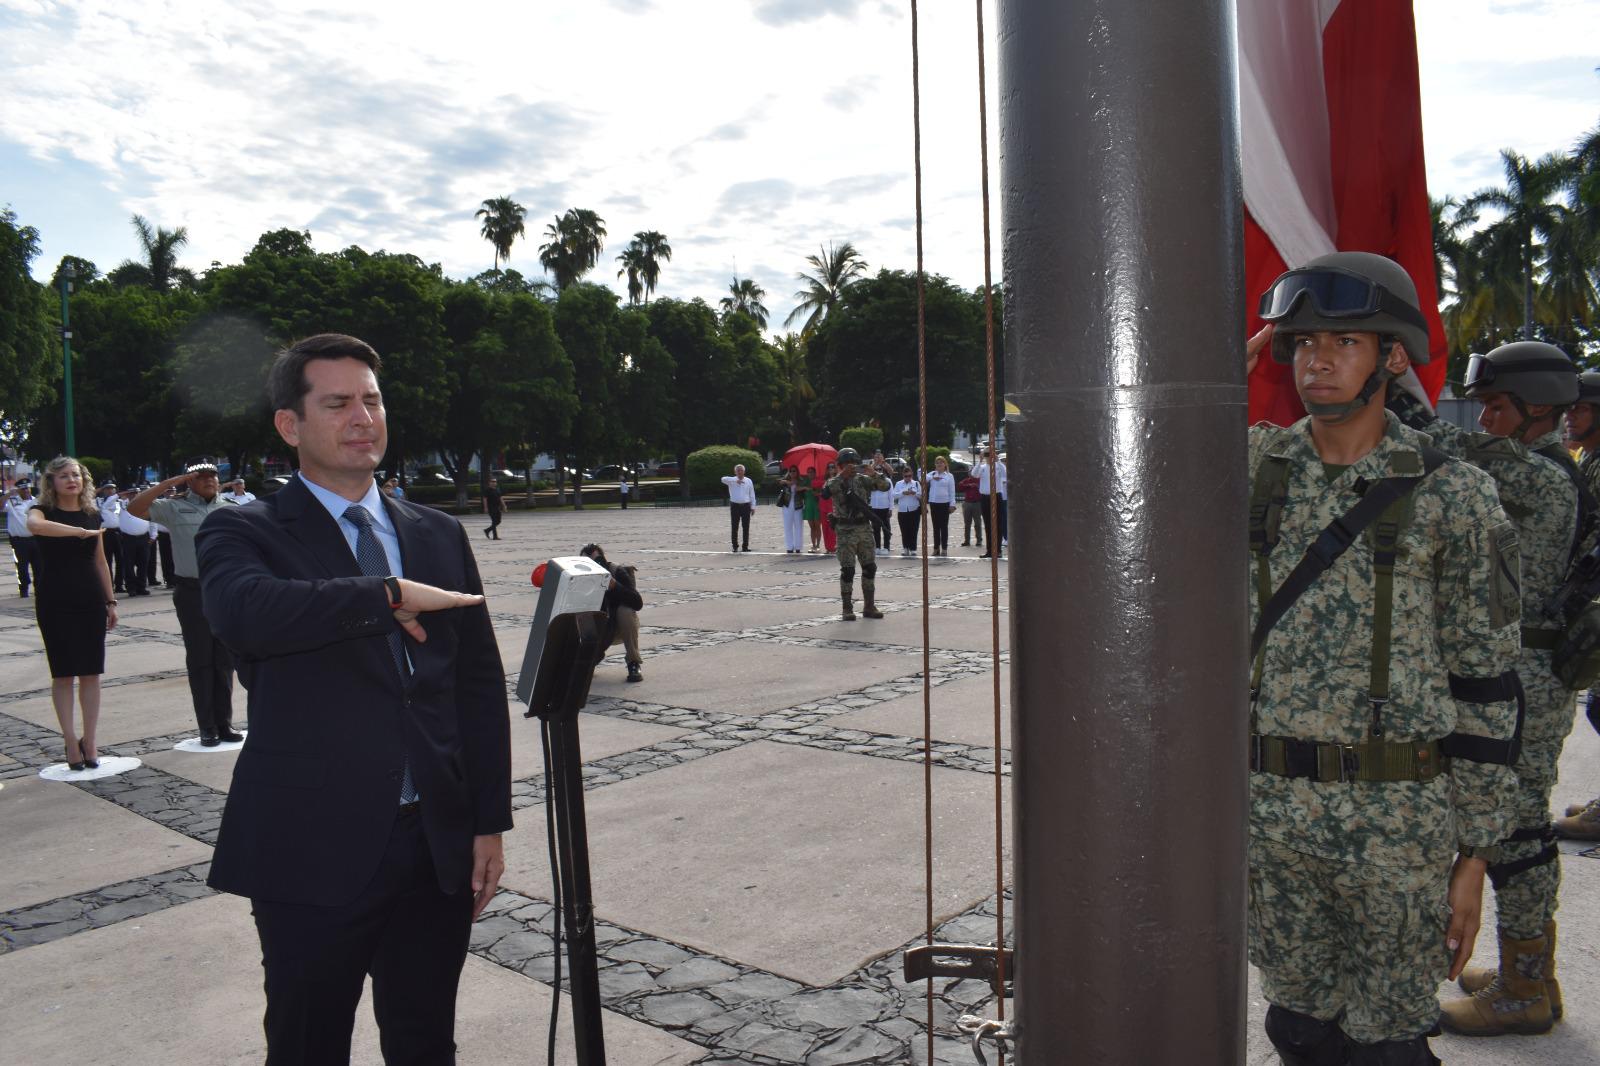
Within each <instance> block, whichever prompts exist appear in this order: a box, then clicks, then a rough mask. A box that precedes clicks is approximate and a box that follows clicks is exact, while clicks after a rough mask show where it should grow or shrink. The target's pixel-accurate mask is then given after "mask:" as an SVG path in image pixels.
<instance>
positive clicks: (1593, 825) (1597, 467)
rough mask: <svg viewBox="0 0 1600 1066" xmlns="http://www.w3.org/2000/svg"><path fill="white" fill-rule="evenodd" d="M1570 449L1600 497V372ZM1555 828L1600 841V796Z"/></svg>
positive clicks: (1599, 715) (1591, 709) (1583, 389)
mask: <svg viewBox="0 0 1600 1066" xmlns="http://www.w3.org/2000/svg"><path fill="white" fill-rule="evenodd" d="M1567 446H1568V447H1571V448H1582V449H1583V462H1582V463H1580V464H1578V472H1579V473H1580V474H1582V475H1583V481H1584V484H1585V485H1587V486H1588V488H1589V494H1590V495H1591V496H1595V497H1596V498H1600V370H1586V371H1584V372H1583V373H1582V374H1579V375H1578V402H1577V403H1575V404H1573V405H1572V406H1571V407H1569V408H1567ZM1586 710H1587V712H1588V716H1589V722H1590V724H1592V725H1593V726H1594V727H1595V729H1597V730H1600V696H1596V694H1595V692H1594V690H1593V689H1591V690H1590V692H1589V696H1588V706H1587V708H1586ZM1555 825H1556V835H1557V836H1559V837H1563V838H1565V839H1567V840H1600V796H1596V797H1595V798H1594V799H1592V800H1590V801H1589V802H1588V803H1574V804H1573V805H1572V806H1570V807H1568V808H1567V811H1566V817H1565V818H1557V819H1556V823H1555ZM1552 954H1553V953H1552ZM1546 976H1547V977H1548V976H1549V975H1548V974H1547V975H1546ZM1552 1006H1553V1004H1552Z"/></svg>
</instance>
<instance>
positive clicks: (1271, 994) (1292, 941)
mask: <svg viewBox="0 0 1600 1066" xmlns="http://www.w3.org/2000/svg"><path fill="white" fill-rule="evenodd" d="M1449 877H1450V863H1449V862H1437V863H1433V864H1431V865H1428V866H1415V867H1407V866H1401V867H1395V866H1372V865H1368V864H1365V863H1352V862H1339V861H1335V860H1333V859H1322V858H1318V857H1317V856H1314V855H1306V854H1304V853H1302V852H1298V851H1295V850H1294V849H1292V848H1288V847H1285V846H1283V845H1282V844H1277V843H1274V842H1272V841H1268V840H1261V839H1258V838H1255V837H1252V838H1251V840H1250V961H1251V962H1253V963H1255V964H1256V966H1257V967H1259V968H1260V971H1261V992H1262V995H1264V996H1265V997H1266V999H1267V1002H1269V1003H1272V1004H1275V1005H1276V1006H1279V1007H1282V1008H1284V1009H1285V1010H1292V1011H1296V1012H1298V1013H1300V1014H1309V1015H1310V1016H1312V1017H1313V1018H1318V1019H1320V1020H1322V1021H1331V1020H1333V1019H1338V1020H1339V1024H1340V1027H1341V1028H1342V1029H1343V1030H1344V1031H1345V1033H1346V1034H1347V1035H1348V1036H1349V1037H1350V1038H1351V1039H1353V1040H1356V1041H1359V1042H1360V1043H1363V1044H1375V1043H1377V1042H1379V1041H1381V1040H1406V1039H1410V1038H1412V1037H1415V1036H1419V1035H1421V1034H1423V1033H1426V1032H1427V1031H1428V1030H1430V1029H1432V1028H1433V1025H1434V1022H1435V1021H1437V1020H1438V1017H1439V1002H1438V1000H1437V999H1436V998H1435V997H1436V996H1437V994H1438V991H1439V983H1440V982H1441V981H1443V980H1444V977H1445V974H1446V973H1447V972H1448V971H1449V968H1450V952H1449V950H1448V949H1447V948H1446V947H1445V943H1444V934H1445V927H1446V925H1447V924H1448V921H1449V914H1448V908H1447V905H1446V900H1447V898H1448V896H1447V892H1448V884H1449Z"/></svg>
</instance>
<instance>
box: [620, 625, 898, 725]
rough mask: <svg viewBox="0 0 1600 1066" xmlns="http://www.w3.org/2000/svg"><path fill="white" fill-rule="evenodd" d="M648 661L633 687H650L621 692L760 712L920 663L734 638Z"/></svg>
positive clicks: (869, 652) (864, 650) (681, 703)
mask: <svg viewBox="0 0 1600 1066" xmlns="http://www.w3.org/2000/svg"><path fill="white" fill-rule="evenodd" d="M838 625H839V626H841V627H846V626H849V627H855V628H852V629H851V630H849V634H850V635H852V636H854V635H856V634H858V633H859V632H860V628H859V627H860V626H861V625H862V623H861V622H840V623H838ZM825 630H826V627H824V628H823V629H819V630H817V631H816V635H818V636H823V635H826V636H833V635H834V634H833V633H831V632H825ZM645 665H646V666H647V667H648V668H649V672H648V673H647V674H646V678H647V680H646V681H645V683H644V684H642V685H629V686H628V688H629V689H634V688H639V689H649V692H648V693H646V692H640V693H632V692H622V693H616V694H617V695H625V696H628V697H629V698H633V699H644V698H646V697H647V696H650V695H651V694H656V697H657V698H659V694H662V693H671V694H672V699H671V702H672V703H673V704H674V705H676V706H681V707H693V708H695V709H696V710H702V711H726V712H731V713H734V714H759V713H761V712H762V711H768V710H777V709H778V708H780V707H792V706H794V705H795V704H797V703H804V702H806V701H807V700H815V699H818V698H820V697H822V696H826V695H830V694H832V693H836V692H842V691H846V690H848V689H853V688H857V687H860V686H864V685H870V684H872V683H873V682H877V681H886V680H888V679H889V678H891V677H897V676H901V675H904V674H909V673H912V672H913V671H915V670H916V669H917V667H916V665H915V664H913V663H908V662H904V661H895V660H890V661H887V662H886V661H885V660H884V658H883V657H882V656H881V655H879V654H878V653H876V652H875V650H874V649H872V648H869V647H863V648H862V650H861V651H859V652H856V651H833V650H828V649H822V648H808V647H782V646H777V645H773V644H766V643H758V642H755V641H730V642H728V643H725V644H722V645H720V646H718V647H715V648H701V649H696V650H694V651H686V652H679V653H677V654H674V655H668V656H659V657H657V658H654V659H652V660H650V661H648V662H647V663H646V664H645ZM595 691H597V692H598V691H602V690H601V689H596V690H595ZM605 691H609V689H607V690H605Z"/></svg>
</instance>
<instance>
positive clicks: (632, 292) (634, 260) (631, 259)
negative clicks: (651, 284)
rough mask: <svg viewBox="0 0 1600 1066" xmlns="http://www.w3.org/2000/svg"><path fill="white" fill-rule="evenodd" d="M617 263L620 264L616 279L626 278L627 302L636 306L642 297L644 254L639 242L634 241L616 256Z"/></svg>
mask: <svg viewBox="0 0 1600 1066" xmlns="http://www.w3.org/2000/svg"><path fill="white" fill-rule="evenodd" d="M617 262H619V263H621V264H622V269H621V270H619V271H617V277H619V278H620V277H622V276H623V275H624V274H626V275H627V276H628V302H629V303H630V304H636V303H638V302H639V300H640V298H641V297H643V295H644V252H643V250H642V249H641V248H640V247H639V242H638V241H634V242H633V243H632V244H630V245H628V246H627V247H626V248H624V249H623V250H622V254H621V255H619V256H617Z"/></svg>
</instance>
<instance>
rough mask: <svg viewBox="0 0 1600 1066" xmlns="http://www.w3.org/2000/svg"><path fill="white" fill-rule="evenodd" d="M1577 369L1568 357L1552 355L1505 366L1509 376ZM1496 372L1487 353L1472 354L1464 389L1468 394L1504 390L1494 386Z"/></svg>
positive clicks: (1469, 359) (1469, 357) (1463, 383)
mask: <svg viewBox="0 0 1600 1066" xmlns="http://www.w3.org/2000/svg"><path fill="white" fill-rule="evenodd" d="M1575 369H1576V368H1575V367H1574V366H1573V365H1572V361H1571V360H1569V359H1567V358H1566V357H1564V356H1563V357H1561V358H1556V357H1554V356H1552V357H1550V358H1549V359H1526V358H1525V359H1522V360H1521V361H1519V362H1518V363H1517V364H1516V365H1515V366H1511V367H1507V368H1505V374H1506V376H1507V377H1510V376H1512V375H1515V374H1521V373H1540V372H1551V371H1553V372H1556V373H1561V372H1565V373H1569V374H1570V373H1572V371H1573V370H1575ZM1496 374H1497V372H1496V370H1495V365H1494V361H1493V360H1492V359H1490V358H1489V357H1488V356H1487V355H1470V356H1468V357H1467V374H1466V377H1465V378H1463V379H1462V381H1461V386H1462V391H1463V392H1467V393H1468V394H1471V393H1473V392H1504V391H1505V389H1504V388H1501V389H1496V388H1495V387H1494V383H1495V377H1496Z"/></svg>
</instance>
